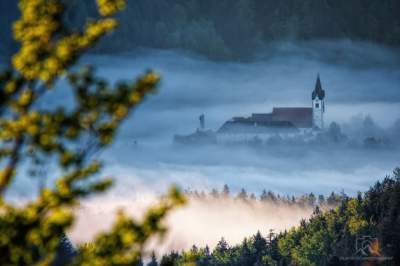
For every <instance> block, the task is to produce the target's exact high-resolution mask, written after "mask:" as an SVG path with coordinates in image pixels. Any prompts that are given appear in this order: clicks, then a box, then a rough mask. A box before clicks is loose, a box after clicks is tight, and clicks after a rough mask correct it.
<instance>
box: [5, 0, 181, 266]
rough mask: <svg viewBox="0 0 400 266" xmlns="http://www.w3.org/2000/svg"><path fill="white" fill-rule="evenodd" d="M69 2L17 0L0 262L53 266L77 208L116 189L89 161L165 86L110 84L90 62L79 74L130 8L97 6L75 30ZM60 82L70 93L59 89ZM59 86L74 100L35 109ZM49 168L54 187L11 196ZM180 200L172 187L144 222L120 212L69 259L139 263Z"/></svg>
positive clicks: (145, 78) (107, 0)
mask: <svg viewBox="0 0 400 266" xmlns="http://www.w3.org/2000/svg"><path fill="white" fill-rule="evenodd" d="M65 2H66V1H61V0H19V1H18V5H19V8H20V12H21V17H20V18H19V19H18V20H17V21H16V22H15V24H14V27H13V31H14V38H15V41H16V42H18V43H19V50H18V51H17V53H16V54H15V55H14V56H13V57H12V60H10V61H11V62H12V65H11V66H10V68H9V69H8V70H6V71H3V72H2V73H1V74H0V236H1V237H0V254H1V256H0V265H50V264H51V263H53V262H54V260H55V258H56V253H57V250H58V248H59V246H60V243H63V241H64V239H65V232H67V231H68V229H69V228H70V227H71V225H72V224H73V222H74V212H73V210H74V207H76V206H78V204H79V202H80V201H81V200H82V199H83V198H85V197H88V196H90V195H94V194H97V193H101V192H104V191H106V190H107V189H108V188H110V186H111V185H112V184H113V179H110V178H100V177H99V174H100V171H101V168H102V162H100V161H96V160H93V157H92V155H93V154H94V153H95V152H97V151H99V150H102V149H105V148H106V147H107V146H109V145H110V144H111V143H112V141H113V139H114V137H115V135H116V133H117V131H118V129H119V127H120V125H121V123H122V122H123V121H124V120H125V119H126V118H127V117H128V115H129V114H130V113H131V112H132V110H133V109H134V108H135V107H136V106H137V105H138V104H140V103H141V102H142V101H143V99H145V97H146V96H147V95H148V94H150V93H152V92H154V91H155V89H156V87H157V84H158V83H159V80H160V77H159V75H158V74H156V73H154V72H151V71H150V72H147V73H144V74H143V75H141V76H140V77H138V78H137V79H136V80H135V81H125V82H119V83H117V84H116V85H112V84H110V83H109V82H108V81H107V80H106V79H104V78H101V77H98V76H97V75H96V73H95V71H94V69H93V68H92V67H90V66H87V67H82V68H80V70H79V66H78V65H77V62H78V59H79V58H80V57H81V56H82V55H83V54H84V53H85V52H87V51H88V49H90V48H91V47H93V46H94V45H95V44H96V43H97V42H98V41H99V40H100V38H101V37H103V36H104V35H106V34H107V33H109V32H111V31H112V30H113V29H115V28H116V27H117V20H116V19H115V18H114V15H115V14H116V13H117V12H119V11H121V10H122V9H123V8H124V7H125V4H126V3H125V1H124V0H97V1H96V3H97V12H98V15H97V17H96V18H92V19H91V20H88V21H87V23H86V24H85V25H83V26H82V27H81V30H76V28H74V29H72V28H69V27H68V25H67V24H66V23H65V20H64V16H63V15H64V10H65V9H64V7H65V6H64V4H63V3H65ZM1 65H4V64H1ZM63 77H67V81H68V86H67V88H66V87H65V86H64V87H60V86H57V85H58V81H60V79H62V78H63ZM55 90H68V92H71V93H72V94H73V95H74V103H73V104H72V105H68V106H66V105H65V104H66V103H65V102H60V103H59V105H58V106H57V108H42V107H41V105H39V104H38V103H39V102H40V101H41V100H42V99H43V98H44V97H45V96H46V95H47V94H49V92H50V91H55ZM53 162H54V163H53ZM50 163H53V165H55V166H57V167H58V171H55V172H54V173H57V174H60V176H59V177H58V178H57V180H56V182H55V184H52V185H51V186H49V187H43V188H42V189H41V191H40V193H39V195H38V196H37V197H36V198H35V199H33V200H31V201H28V202H26V203H25V204H22V205H21V204H18V205H16V204H15V202H13V201H12V200H10V199H9V198H7V197H6V192H8V190H10V186H11V184H12V183H13V182H14V181H15V179H18V178H21V177H22V176H26V175H28V176H36V177H37V178H39V179H40V178H44V176H43V172H42V171H41V170H40V169H42V168H43V166H45V167H46V166H48V165H49V164H50ZM26 166H29V172H26V171H25V169H26ZM182 203H184V198H183V196H182V195H181V193H180V192H179V191H178V190H177V189H175V188H174V189H171V191H170V193H169V194H168V195H167V196H166V197H164V198H163V199H162V200H161V201H160V203H159V204H157V205H155V206H153V207H152V208H150V209H148V210H147V212H146V213H145V214H144V216H143V217H144V218H143V220H141V221H140V220H135V219H132V218H130V217H128V216H127V215H126V214H125V213H124V212H123V211H119V213H118V215H117V219H116V222H115V223H114V225H113V226H112V228H111V229H110V231H108V232H104V233H102V234H100V235H98V236H96V237H95V238H94V239H93V241H92V242H91V245H85V246H82V247H80V248H79V249H78V251H77V253H76V255H75V257H74V259H73V261H72V263H73V264H75V265H99V266H102V265H104V266H109V265H135V264H136V263H138V262H139V261H140V258H141V255H142V252H143V247H144V245H145V243H146V242H147V240H148V239H149V238H150V237H152V236H154V235H159V234H162V233H164V232H165V230H166V228H165V226H164V225H163V223H162V220H163V218H164V217H165V215H166V214H167V213H168V212H169V211H170V210H171V209H172V208H174V207H175V206H177V205H180V204H182Z"/></svg>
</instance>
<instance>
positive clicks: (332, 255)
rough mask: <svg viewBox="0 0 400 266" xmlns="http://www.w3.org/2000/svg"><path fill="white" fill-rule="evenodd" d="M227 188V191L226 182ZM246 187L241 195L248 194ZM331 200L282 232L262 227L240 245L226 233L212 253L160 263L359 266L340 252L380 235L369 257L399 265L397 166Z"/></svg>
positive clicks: (351, 252) (308, 198)
mask: <svg viewBox="0 0 400 266" xmlns="http://www.w3.org/2000/svg"><path fill="white" fill-rule="evenodd" d="M224 190H228V188H227V186H226V187H225V189H224ZM242 192H243V191H242ZM242 192H240V193H239V195H240V194H244V193H242ZM301 199H303V202H304V204H309V203H310V202H313V203H315V196H314V195H312V194H309V195H305V196H302V197H299V199H297V200H298V201H301ZM328 199H329V201H330V202H331V203H333V202H335V205H336V207H335V208H333V209H331V210H328V211H321V210H320V209H319V207H318V206H317V207H316V209H315V211H314V214H313V216H312V217H311V218H310V219H309V220H308V221H305V220H303V221H301V222H300V225H299V226H298V227H294V228H291V229H290V230H289V231H285V232H282V233H280V234H278V235H275V234H273V232H270V234H269V236H267V237H264V236H262V234H261V233H260V232H258V233H257V234H256V235H254V236H253V237H250V238H247V239H244V240H243V242H242V243H241V244H239V245H236V246H230V245H229V244H228V243H227V242H226V241H225V240H224V239H223V238H222V239H221V241H219V243H218V244H217V246H216V247H215V248H214V250H213V251H212V252H209V251H208V249H206V250H205V249H202V248H197V247H195V246H194V247H193V248H192V249H191V250H189V251H183V252H182V253H180V254H179V253H171V254H169V255H165V256H164V257H163V258H162V262H163V261H164V262H165V264H163V263H161V265H178V266H179V265H185V263H186V264H187V263H189V264H190V265H201V266H249V265H250V266H261V265H263V266H275V265H299V266H327V265H349V266H350V265H361V264H357V263H359V262H360V261H351V260H349V261H344V260H340V257H353V256H355V252H356V250H355V241H356V238H357V236H362V235H368V236H373V237H377V238H378V241H377V242H376V244H375V245H374V252H376V253H375V254H371V256H378V255H380V256H386V257H389V258H392V260H388V261H386V262H384V263H383V264H382V265H390V266H391V265H399V263H400V244H399V243H400V234H399V232H400V223H399V221H400V213H399V207H400V168H397V169H395V170H394V173H393V176H392V177H387V178H385V179H384V181H383V182H378V183H377V184H376V185H375V186H373V187H372V188H370V189H369V191H367V192H366V193H364V194H361V193H359V194H358V195H357V197H354V198H349V197H347V196H345V195H337V194H334V193H332V194H331V195H330V196H329V197H328ZM216 200H218V199H216ZM261 200H262V201H267V200H270V201H275V202H277V203H279V202H280V199H279V197H278V196H276V195H275V194H273V193H272V192H268V193H267V192H266V191H264V192H263V193H262V194H261ZM295 202H296V201H295ZM280 203H282V202H280ZM338 203H339V204H338ZM331 206H333V205H331ZM379 265H381V264H379Z"/></svg>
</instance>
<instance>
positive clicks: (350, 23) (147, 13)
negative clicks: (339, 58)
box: [0, 0, 400, 58]
mask: <svg viewBox="0 0 400 266" xmlns="http://www.w3.org/2000/svg"><path fill="white" fill-rule="evenodd" d="M17 2H18V1H10V0H0V23H1V27H2V30H1V31H0V45H1V47H0V51H3V52H4V51H9V50H10V49H11V47H12V46H13V45H12V43H11V42H10V40H11V39H10V34H9V32H8V31H7V30H5V29H8V28H9V24H10V22H11V21H12V20H14V19H15V18H16V17H17V14H18V12H17V11H16V10H17V9H16V3H17ZM65 2H66V3H67V5H68V7H69V8H68V16H67V20H68V21H69V22H70V23H71V24H72V25H79V23H82V18H84V17H87V16H89V17H93V16H96V14H95V12H94V7H95V6H94V5H95V1H94V0H68V1H65ZM399 14H400V1H398V0H385V1H377V0H302V1H298V0H280V1H276V0H235V1H232V0H218V1H215V0H130V1H128V6H127V8H126V10H125V12H123V13H122V14H121V15H120V19H121V27H120V28H119V29H118V30H117V31H116V32H115V33H114V34H113V35H112V36H110V37H109V38H108V39H107V40H105V41H104V42H103V43H102V45H101V46H100V47H98V49H99V50H101V51H107V52H109V51H119V50H126V49H132V48H135V47H150V48H177V49H187V50H190V51H195V52H198V53H201V54H204V55H207V56H209V57H212V58H248V57H249V56H251V55H252V54H253V53H254V51H256V50H257V48H259V47H262V46H263V45H265V44H268V43H270V42H272V41H277V40H278V41H279V40H310V39H326V38H328V39H337V38H338V39H343V38H345V39H352V40H362V41H372V42H377V43H384V44H387V45H394V46H399V45H400V16H399Z"/></svg>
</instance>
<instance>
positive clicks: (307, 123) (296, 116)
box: [272, 107, 313, 128]
mask: <svg viewBox="0 0 400 266" xmlns="http://www.w3.org/2000/svg"><path fill="white" fill-rule="evenodd" d="M312 112H313V111H312V108H309V107H283V108H282V107H280V108H274V109H273V111H272V117H273V118H272V119H273V120H274V121H288V122H291V123H292V124H293V125H295V126H296V127H300V128H301V127H303V128H304V127H312Z"/></svg>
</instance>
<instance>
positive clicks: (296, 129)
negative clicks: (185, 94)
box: [175, 75, 325, 143]
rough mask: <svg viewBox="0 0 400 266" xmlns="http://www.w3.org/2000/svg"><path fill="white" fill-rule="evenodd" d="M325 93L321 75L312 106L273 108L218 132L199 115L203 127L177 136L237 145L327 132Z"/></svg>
mask: <svg viewBox="0 0 400 266" xmlns="http://www.w3.org/2000/svg"><path fill="white" fill-rule="evenodd" d="M324 113H325V90H324V89H323V88H322V84H321V79H320V76H319V75H318V77H317V81H316V84H315V88H314V90H313V91H312V93H311V107H274V108H273V109H272V112H271V113H253V114H252V115H251V116H250V117H233V118H232V119H230V120H228V121H226V122H225V123H224V124H223V125H222V126H221V127H220V128H219V129H218V130H217V131H216V132H215V133H214V132H212V131H210V130H205V124H204V121H205V120H204V119H205V118H204V115H201V116H200V118H199V119H200V128H199V129H197V131H196V132H195V133H193V134H191V135H188V136H175V141H176V142H180V143H193V142H196V141H197V140H199V141H200V140H201V141H200V142H207V140H209V141H210V142H212V143H215V142H238V141H252V140H256V139H257V140H268V139H269V138H271V137H272V136H280V137H293V136H296V135H299V134H301V135H303V136H306V135H312V134H313V132H316V131H318V130H323V129H324Z"/></svg>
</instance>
